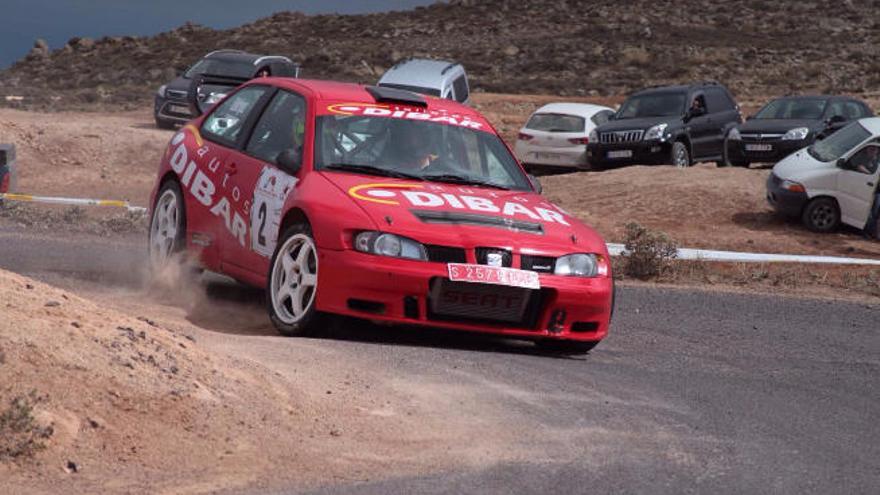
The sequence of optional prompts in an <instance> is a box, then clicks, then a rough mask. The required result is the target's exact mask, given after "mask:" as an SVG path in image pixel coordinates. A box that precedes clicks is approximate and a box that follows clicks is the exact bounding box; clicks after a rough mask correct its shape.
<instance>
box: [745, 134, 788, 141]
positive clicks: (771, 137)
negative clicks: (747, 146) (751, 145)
mask: <svg viewBox="0 0 880 495" xmlns="http://www.w3.org/2000/svg"><path fill="white" fill-rule="evenodd" d="M740 137H741V138H742V140H743V141H775V140H777V139H779V138H781V137H782V134H741V135H740Z"/></svg>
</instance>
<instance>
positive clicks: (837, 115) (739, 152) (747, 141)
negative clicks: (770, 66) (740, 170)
mask: <svg viewBox="0 0 880 495" xmlns="http://www.w3.org/2000/svg"><path fill="white" fill-rule="evenodd" d="M873 116H874V112H872V111H871V109H870V108H869V107H868V105H866V104H865V103H864V102H863V101H860V100H857V99H855V98H850V97H846V96H827V95H824V96H785V97H782V98H777V99H775V100H772V101H771V102H770V103H767V104H766V105H764V107H763V108H761V109H760V110H758V113H756V114H755V115H753V116H749V117H748V118H747V119H746V122H745V123H744V124H742V125H740V126H737V127H735V128H733V129H731V131H730V133H729V134H728V135H727V140H726V141H725V145H724V148H725V151H726V153H727V154H726V155H725V157H726V162H727V163H728V164H729V165H735V166H739V167H748V166H749V164H750V163H755V162H778V161H779V160H782V159H783V158H785V157H786V156H788V155H790V154H792V153H794V152H795V151H797V150H799V149H802V148H805V147H807V146H809V145H811V144H813V142H815V141H816V140H817V139H824V138H826V137H828V136H830V135H831V134H833V133H834V132H835V131H837V130H838V129H840V128H842V127H844V126H845V125H847V124H849V123H850V122H852V121H853V120H858V119H863V118H865V117H873Z"/></svg>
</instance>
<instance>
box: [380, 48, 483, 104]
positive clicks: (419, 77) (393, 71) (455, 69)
mask: <svg viewBox="0 0 880 495" xmlns="http://www.w3.org/2000/svg"><path fill="white" fill-rule="evenodd" d="M378 85H379V86H385V87H388V88H395V89H404V90H407V91H412V92H414V93H420V94H423V95H429V96H436V97H438V98H445V99H448V100H455V101H457V102H459V103H464V104H467V103H468V101H469V100H470V87H469V86H468V79H467V74H466V73H465V71H464V67H463V66H462V65H461V64H458V63H455V62H449V61H445V60H429V59H423V58H411V59H408V60H404V61H402V62H398V63H397V64H396V65H395V66H394V67H392V68H390V69H388V70H387V71H386V72H385V74H383V75H382V78H381V79H379V83H378Z"/></svg>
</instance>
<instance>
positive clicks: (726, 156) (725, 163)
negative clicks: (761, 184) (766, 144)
mask: <svg viewBox="0 0 880 495" xmlns="http://www.w3.org/2000/svg"><path fill="white" fill-rule="evenodd" d="M728 144H729V140H728V139H727V137H725V138H724V149H723V150H721V152H722V156H723V158H722V159H721V161H720V162H716V164H717V165H718V166H719V167H744V168H749V162H747V161H745V160H742V161H740V160H733V159H731V158H730V153H729V152H728V151H727V145H728Z"/></svg>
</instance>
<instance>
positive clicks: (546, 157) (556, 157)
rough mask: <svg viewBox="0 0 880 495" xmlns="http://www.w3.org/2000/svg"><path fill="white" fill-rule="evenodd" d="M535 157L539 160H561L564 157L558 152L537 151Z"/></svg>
mask: <svg viewBox="0 0 880 495" xmlns="http://www.w3.org/2000/svg"><path fill="white" fill-rule="evenodd" d="M535 158H537V159H538V160H559V159H560V158H562V155H560V154H558V153H535Z"/></svg>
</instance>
